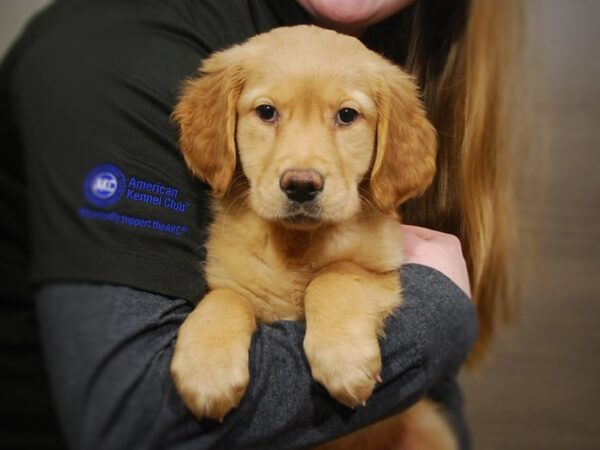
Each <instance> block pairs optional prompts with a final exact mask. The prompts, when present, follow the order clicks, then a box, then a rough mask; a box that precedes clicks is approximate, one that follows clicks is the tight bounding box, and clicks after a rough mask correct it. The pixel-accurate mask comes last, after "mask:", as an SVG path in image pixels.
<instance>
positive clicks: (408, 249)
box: [401, 225, 471, 297]
mask: <svg viewBox="0 0 600 450" xmlns="http://www.w3.org/2000/svg"><path fill="white" fill-rule="evenodd" d="M401 227H402V231H403V234H404V262H405V264H408V263H415V264H422V265H424V266H429V267H432V268H434V269H436V270H439V271H440V272H442V273H443V274H444V275H446V276H447V277H448V278H450V279H451V280H452V281H454V283H456V284H457V285H458V287H460V288H461V289H462V290H463V291H464V292H465V293H466V294H467V295H468V296H469V297H471V284H470V282H469V273H468V271H467V264H466V262H465V258H464V256H463V253H462V248H461V245H460V241H459V240H458V238H457V237H456V236H454V235H452V234H446V233H441V232H439V231H434V230H430V229H428V228H422V227H416V226H413V225H401Z"/></svg>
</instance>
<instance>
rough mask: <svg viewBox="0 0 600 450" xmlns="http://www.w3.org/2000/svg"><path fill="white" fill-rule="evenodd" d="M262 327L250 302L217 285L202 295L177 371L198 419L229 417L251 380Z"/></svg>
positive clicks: (186, 329)
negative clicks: (252, 351) (251, 358)
mask: <svg viewBox="0 0 600 450" xmlns="http://www.w3.org/2000/svg"><path fill="white" fill-rule="evenodd" d="M255 328H256V321H255V317H254V312H253V310H252V307H251V305H250V302H249V301H248V300H247V299H246V298H245V297H244V296H242V295H240V294H238V293H237V292H234V291H231V290H228V289H216V290H214V291H211V292H210V293H209V294H208V295H206V297H204V298H203V299H202V301H201V302H200V303H199V305H198V306H197V307H196V309H194V311H192V313H191V314H190V315H189V316H188V317H187V319H186V320H185V322H184V323H183V324H182V326H181V328H180V329H179V334H178V336H177V343H176V345H175V353H174V355H173V361H172V362H171V375H172V376H173V380H174V381H175V386H176V387H177V390H178V391H179V394H180V395H181V398H182V399H183V401H184V403H185V404H186V405H187V407H188V408H189V409H190V410H191V411H192V412H193V413H194V415H195V416H196V417H197V418H198V419H203V418H205V417H208V418H211V419H216V420H223V418H224V417H225V415H226V414H227V413H228V412H229V411H230V410H231V409H232V408H235V407H236V406H237V405H238V404H239V402H240V400H241V398H242V396H243V395H244V392H245V391H246V387H247V386H248V380H249V370H248V350H249V348H250V341H251V339H252V333H253V332H254V330H255Z"/></svg>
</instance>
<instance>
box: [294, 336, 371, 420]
mask: <svg viewBox="0 0 600 450" xmlns="http://www.w3.org/2000/svg"><path fill="white" fill-rule="evenodd" d="M304 351H305V353H306V357H307V358H308V362H309V364H310V367H311V370H312V375H313V378H314V379H315V380H316V381H318V382H319V383H321V384H322V385H323V386H324V387H325V388H326V389H327V391H329V394H331V396H332V397H333V398H335V399H336V400H337V401H339V402H340V403H342V404H344V405H346V406H348V407H350V408H354V407H356V406H358V405H364V404H365V403H366V401H367V399H368V398H369V397H370V396H371V394H372V392H373V389H374V388H375V382H376V381H377V380H378V379H379V374H380V373H381V354H380V350H379V342H378V341H377V336H376V334H375V333H372V336H371V335H370V334H367V333H364V334H363V333H360V332H356V331H354V332H353V331H351V330H349V329H347V330H341V331H340V330H336V332H332V331H331V330H328V331H327V332H323V331H316V330H310V329H308V330H307V332H306V337H305V339H304Z"/></svg>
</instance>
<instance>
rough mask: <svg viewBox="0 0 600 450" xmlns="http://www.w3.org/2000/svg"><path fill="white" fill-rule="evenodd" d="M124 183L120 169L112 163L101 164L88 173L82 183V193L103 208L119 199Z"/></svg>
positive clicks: (123, 176) (123, 190) (123, 189)
mask: <svg viewBox="0 0 600 450" xmlns="http://www.w3.org/2000/svg"><path fill="white" fill-rule="evenodd" d="M126 184H127V183H126V181H125V174H124V173H123V172H122V171H121V169H119V168H118V167H117V166H113V165H112V164H103V165H101V166H98V167H96V168H94V169H93V170H92V171H91V172H90V173H88V175H87V177H86V178H85V182H84V183H83V193H84V195H85V198H86V199H87V200H88V201H89V202H90V203H92V204H93V205H96V206H100V207H103V208H105V207H107V206H112V205H114V204H115V203H117V202H118V201H119V199H120V198H121V196H122V195H123V192H125V186H126Z"/></svg>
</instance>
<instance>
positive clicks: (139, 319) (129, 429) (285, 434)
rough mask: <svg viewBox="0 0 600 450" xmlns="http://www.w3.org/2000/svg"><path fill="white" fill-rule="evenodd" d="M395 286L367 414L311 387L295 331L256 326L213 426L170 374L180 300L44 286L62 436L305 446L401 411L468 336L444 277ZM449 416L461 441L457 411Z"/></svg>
mask: <svg viewBox="0 0 600 450" xmlns="http://www.w3.org/2000/svg"><path fill="white" fill-rule="evenodd" d="M402 280H403V287H404V298H405V301H404V304H403V305H402V307H401V308H400V310H399V311H398V312H397V313H396V314H394V316H393V317H390V319H389V320H388V323H387V324H386V333H387V335H386V338H385V339H382V342H381V344H382V355H383V367H384V369H383V372H382V374H381V376H382V378H383V383H382V384H381V385H380V386H379V387H378V389H377V390H376V391H375V393H374V394H373V396H372V397H371V398H370V399H369V401H368V403H367V405H366V407H361V408H357V409H356V410H354V411H351V410H349V409H346V408H344V407H342V406H340V405H339V404H338V403H336V402H335V401H334V400H332V399H331V398H330V397H329V396H328V395H327V393H326V391H325V390H324V389H323V388H321V387H320V386H319V385H317V384H316V383H314V382H313V381H312V380H311V376H310V369H309V367H308V365H307V363H306V360H305V358H304V355H303V352H302V340H303V338H304V330H305V329H304V324H303V323H298V322H285V321H283V322H277V323H275V324H273V325H270V326H260V327H259V328H258V330H257V331H256V333H255V335H254V338H253V342H252V346H251V350H250V378H251V381H250V385H249V387H248V390H247V392H246V395H245V396H244V398H243V400H242V402H241V404H240V406H239V407H238V408H237V409H236V410H235V411H234V412H232V413H230V414H229V415H228V416H227V417H226V419H225V421H224V422H223V423H222V424H219V423H216V422H212V421H202V422H197V421H195V420H194V419H193V417H192V416H191V415H190V414H189V413H188V412H187V410H186V409H185V407H184V405H183V404H182V402H181V400H180V399H179V397H178V394H177V392H176V391H175V388H174V386H173V383H172V381H171V377H170V375H169V365H170V361H171V356H172V353H173V345H174V341H175V339H176V335H177V329H178V327H179V325H180V324H181V323H182V322H183V320H184V319H185V317H186V315H187V314H188V313H189V312H190V311H191V309H192V306H191V305H190V304H189V303H188V302H186V301H185V300H180V299H170V298H166V297H162V296H158V295H154V294H150V293H147V292H142V291H138V290H134V289H131V288H126V287H116V286H110V285H93V284H75V283H61V284H47V285H43V286H41V287H40V288H39V290H38V292H37V294H36V306H37V311H38V318H39V322H40V327H41V338H42V344H43V347H44V351H45V355H46V359H47V365H48V370H49V374H50V379H51V384H52V387H53V391H54V396H55V401H56V404H57V409H58V413H59V417H60V420H61V424H62V427H63V430H64V432H65V435H66V438H67V441H68V442H69V445H70V446H71V447H72V448H74V449H99V448H103V449H151V448H156V449H169V450H171V449H196V450H200V449H213V448H215V449H238V448H239V449H243V448H254V449H288V448H289V449H292V448H306V447H309V446H311V445H314V444H316V443H319V442H322V441H324V440H328V439H331V438H333V437H336V436H339V435H342V434H345V433H348V432H350V431H352V430H355V429H357V428H359V427H362V426H365V425H367V424H369V423H372V422H374V421H376V420H379V419H382V418H384V417H387V416H389V415H391V414H393V413H396V412H399V411H401V410H403V409H405V408H407V407H408V406H410V405H411V404H412V403H414V402H415V401H416V400H418V399H419V398H421V397H423V396H425V395H427V394H428V393H429V392H430V391H431V390H432V388H434V387H435V386H438V385H440V384H442V383H444V382H445V381H446V380H447V379H448V378H449V377H452V376H453V375H454V374H455V373H456V371H457V370H458V367H459V365H460V364H461V363H462V361H463V359H464V358H465V356H466V354H467V353H468V351H469V349H470V347H471V345H472V343H473V341H474V339H475V336H476V333H477V319H476V315H475V310H474V307H473V305H472V303H471V301H470V300H469V299H468V298H467V297H466V296H465V295H464V294H463V293H462V291H461V290H460V289H459V288H458V287H457V286H456V285H454V284H453V283H452V282H451V281H450V280H448V279H447V278H446V277H445V276H444V275H442V274H440V273H439V272H436V271H435V270H433V269H430V268H427V267H424V266H418V265H408V266H405V267H404V268H403V269H402ZM438 397H439V396H438ZM442 397H443V396H442ZM442 400H443V398H442ZM459 408H460V404H459ZM452 415H453V417H454V416H456V417H458V419H457V421H455V423H457V424H458V425H457V433H458V434H459V435H461V432H463V433H464V429H465V428H464V419H463V418H462V411H460V410H459V411H453V412H452ZM461 430H462V431H461Z"/></svg>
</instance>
